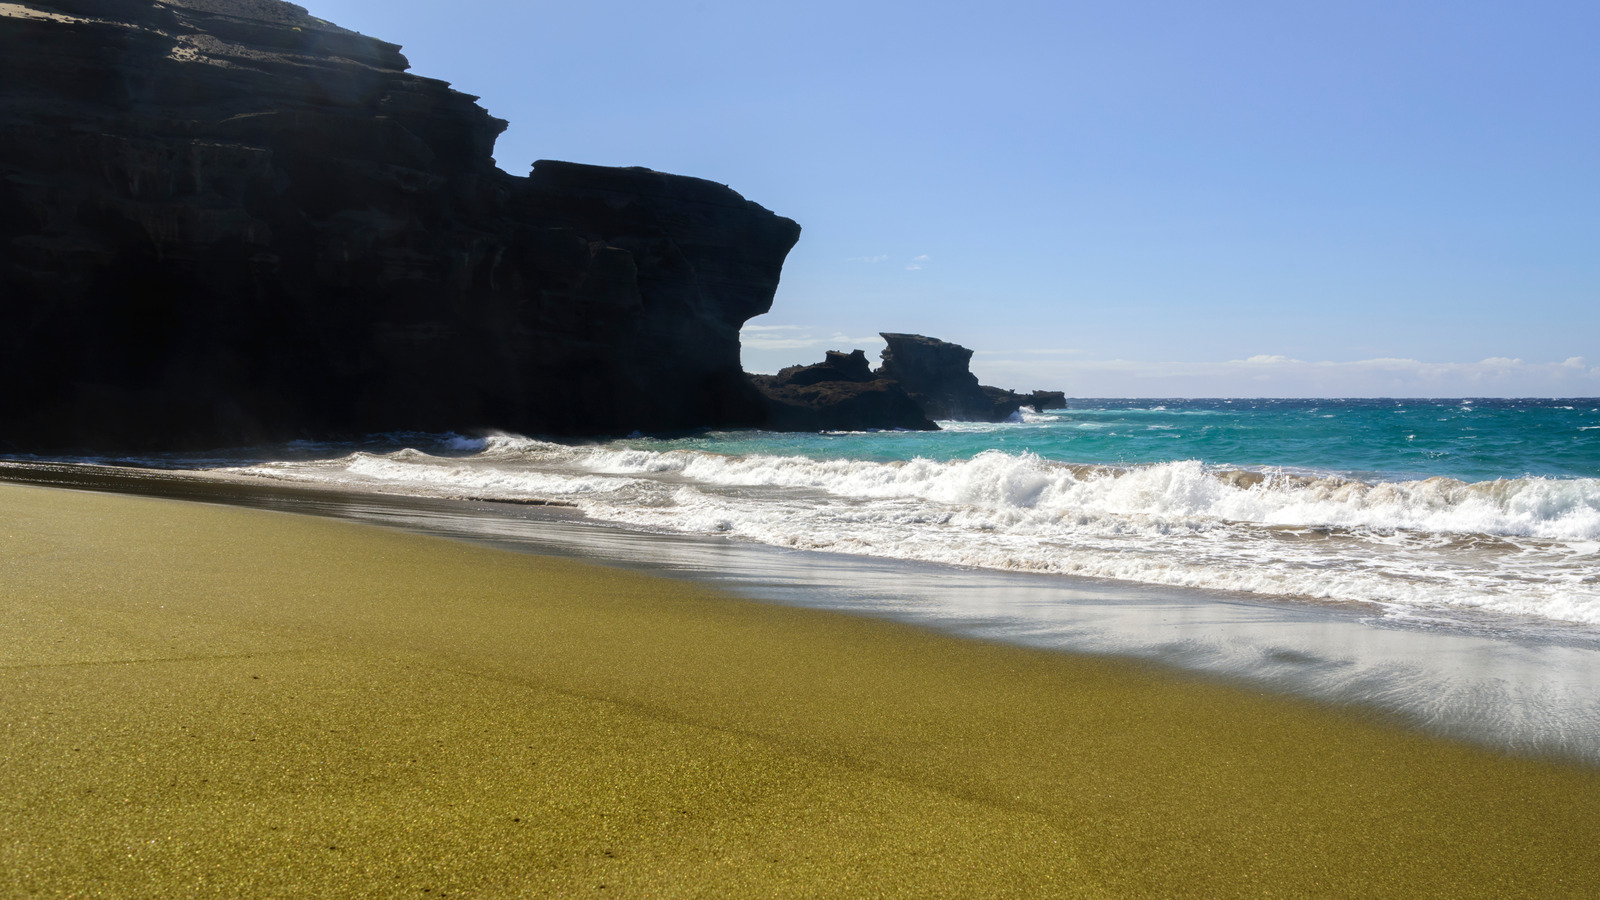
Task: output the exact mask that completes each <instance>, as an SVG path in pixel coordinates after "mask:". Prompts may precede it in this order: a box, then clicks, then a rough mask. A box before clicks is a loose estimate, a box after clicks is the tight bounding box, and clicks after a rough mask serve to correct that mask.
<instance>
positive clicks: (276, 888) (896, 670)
mask: <svg viewBox="0 0 1600 900" xmlns="http://www.w3.org/2000/svg"><path fill="white" fill-rule="evenodd" d="M1597 836H1600V770H1596V769H1594V768H1589V767H1583V766H1578V765H1570V764H1563V763H1556V762H1549V761H1537V760H1521V759H1512V758H1508V757H1505V756H1501V755H1497V754H1494V753H1491V752H1488V751H1484V750H1479V749H1475V748H1470V747H1465V746H1461V745H1456V744H1452V743H1447V742H1444V741H1440V740H1436V739H1432V738H1427V737H1423V736H1419V735H1415V734H1410V733H1407V732H1405V731H1402V730H1400V729H1398V728H1396V727H1393V726H1391V725H1387V724H1384V723H1382V722H1378V721H1375V720H1373V718H1372V717H1370V716H1365V715H1362V714H1359V713H1355V712H1350V711H1339V710H1329V709H1325V708H1320V707H1317V706H1314V705H1311V704H1308V703H1304V702H1300V701H1295V700H1288V699H1283V698H1278V697H1268V696H1262V695H1258V694H1254V693H1250V692H1247V691H1243V690H1240V689H1237V688H1234V687H1229V686H1222V685H1216V684H1208V683H1203V682H1199V681H1196V680H1194V679H1190V678H1185V677H1182V676H1178V675H1174V674H1172V673H1168V672H1165V671H1161V670H1153V669H1151V668H1149V667H1141V666H1137V665H1133V664H1129V663H1125V662H1121V661H1115V660H1099V659H1084V658H1078V657H1072V656H1067V655H1062V654H1052V653H1047V652H1039V651H1030V650H1025V649H1018V648H1013V647H1006V646H1000V645H993V644H986V643H982V642H977V641H970V640H963V639H958V638H953V637H947V636H943V635H938V634H933V633H929V632H924V631H921V630H917V629H915V628H910V627H907V626H902V625H896V624H892V623H887V622H881V621H875V620H869V619H863V618H858V617H852V616H847V615H841V614H831V613H823V612H815V611H806V610H797V609H789V608H784V607H778V606H772V605H766V604H760V603H753V602H748V601H743V600H738V599H734V598H728V597H724V596H720V595H717V594H715V593H714V592H711V591H709V590H707V589H705V588H701V587H697V586H694V585H690V584H685V583H682V582H676V581H668V580H661V579H652V578H648V577H643V576H639V575H636V574H630V573H626V572H621V571H616V570H611V569H604V568H597V567H592V566H586V565H581V564H576V563H571V562H566V561H559V560H551V559H544V558H538V557H530V556H523V555H518V554H512V553H507V552H502V551H496V550H490V549H485V548H481V547H476V546H472V545H467V544H461V543H456V542H451V541H446V540H442V539H437V538H429V537H420V536H415V535H408V534H401V533H396V532H390V531H386V530H382V529H377V528H372V527H368V526H361V525H355V524H350V523H347V522H340V521H333V520H326V519H314V518H307V517H298V516H292V515H286V514H281V513H271V512H262V511H256V510H243V509H235V508H224V507H214V506H205V505H198V504H191V503H184V502H179V501H172V500H158V499H150V498H139V497H120V496H110V495H101V494H91V493H82V492H74V491H64V490H52V489H44V488H31V487H21V486H15V485H0V894H9V895H14V896H19V897H20V896H106V897H131V896H171V895H178V894H184V895H199V896H377V897H395V896H414V897H440V896H446V897H448V896H480V897H504V896H575V895H586V896H608V897H609V896H624V897H627V896H650V897H673V896H771V895H789V896H849V897H867V896H894V895H903V896H919V897H920V896H952V897H975V896H1029V897H1031V896H1080V895H1081V896H1120V897H1127V896H1205V897H1213V896H1236V895H1249V896H1309V895H1318V896H1395V897H1422V896H1439V897H1446V896H1449V897H1465V896H1494V897H1506V896H1528V897H1558V896H1572V897H1594V896H1597V895H1600V837H1597Z"/></svg>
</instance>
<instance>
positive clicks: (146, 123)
mask: <svg viewBox="0 0 1600 900" xmlns="http://www.w3.org/2000/svg"><path fill="white" fill-rule="evenodd" d="M0 9H4V10H8V11H10V12H9V14H0V384H3V385H4V390H3V391H0V447H10V448H12V449H57V448H71V447H87V448H97V449H140V448H162V449H178V448H183V447H199V446H218V445H227V444H243V443H256V442H260V441H265V440H275V439H285V438H296V437H337V436H347V435H353V434H359V433H369V432H381V431H394V430H427V431H442V430H471V429H478V428H501V429H506V430H512V431H519V432H525V433H544V434H608V433H624V432H628V431H632V430H635V429H639V430H646V431H661V430H671V429H679V428H689V427H697V426H707V425H755V424H759V423H760V422H761V421H762V420H763V418H764V417H765V416H766V415H767V406H766V403H765V401H764V400H763V398H762V397H761V395H760V394H759V393H758V392H757V391H756V390H755V389H754V388H753V386H752V385H751V383H750V382H749V380H748V379H747V378H746V377H745V376H744V373H743V372H742V370H741V368H740V364H739V338H738V335H739V328H740V326H741V325H742V324H743V323H744V321H745V320H746V319H748V318H750V317H752V316H755V315H759V314H761V313H763V312H766V311H767V310H768V308H769V307H770V305H771V302H772V296H773V292H774V290H775V289H776V287H777V284H778V277H779V273H780V270H781V267H782V264H783V260H784V257H785V256H786V255H787V253H788V251H789V249H790V247H792V246H793V245H794V243H795V241H796V240H797V239H798V237H799V231H800V229H799V226H798V225H796V224H795V223H794V222H792V221H790V220H788V219H785V218H781V217H779V216H776V215H773V214H772V213H770V212H768V211H767V210H765V209H763V208H762V207H760V206H758V205H756V204H755V203H752V202H749V201H746V200H745V199H744V198H742V197H741V196H739V195H738V194H737V193H735V192H734V191H732V190H730V189H728V188H727V187H724V186H722V185H719V184H715V183H712V182H708V181H702V180H699V179H693V178H684V177H678V176H672V175H665V174H662V173H659V172H653V171H649V170H647V169H611V168H602V167H595V166H585V165H577V164H572V163H562V162H552V161H541V162H538V163H536V164H535V165H534V169H533V172H532V174H531V175H530V176H529V177H526V178H518V177H513V176H511V175H507V174H506V173H504V172H501V171H500V170H498V169H497V168H495V166H494V164H493V161H492V159H491V157H490V153H491V151H492V148H493V145H494V140H495V138H496V136H497V135H499V133H500V132H501V131H502V130H503V129H504V127H505V123H504V122H503V121H501V120H499V119H495V118H493V117H492V116H490V115H489V114H488V113H487V112H485V111H484V110H483V109H482V108H480V107H479V106H477V105H476V104H475V103H474V102H473V101H474V100H475V99H476V98H474V97H471V96H468V95H466V94H461V93H459V92H456V91H454V90H451V89H450V88H449V86H448V85H447V84H445V83H444V82H441V81H436V80H432V79H427V78H419V77H416V76H413V75H410V74H407V73H406V71H405V69H406V68H407V65H408V64H407V62H406V60H405V58H404V57H403V56H402V55H401V54H400V52H399V48H398V47H397V46H395V45H393V44H388V43H385V42H383V41H379V40H375V39H372V38H368V37H364V36H362V35H359V34H356V33H354V32H350V31H346V30H344V29H341V28H338V27H337V26H333V25H330V24H328V23H326V22H323V21H321V20H319V19H315V18H313V17H311V16H310V15H308V14H307V13H306V12H305V10H303V9H301V8H300V7H297V6H294V5H291V4H288V3H282V2H277V0H166V2H163V3H161V4H156V3H150V2H144V0H115V2H113V0H51V2H39V0H30V2H28V3H26V4H22V5H8V6H5V7H0Z"/></svg>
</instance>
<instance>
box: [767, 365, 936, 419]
mask: <svg viewBox="0 0 1600 900" xmlns="http://www.w3.org/2000/svg"><path fill="white" fill-rule="evenodd" d="M750 381H751V383H753V384H754V385H755V386H756V387H757V388H758V389H759V390H760V391H761V393H762V394H763V395H765V397H766V399H767V402H768V411H767V418H766V421H765V422H764V427H766V428H770V429H773V430H775V431H865V430H868V429H881V428H905V429H911V430H916V431H936V430H938V427H939V426H937V425H935V424H934V423H933V422H932V421H931V420H930V419H929V418H928V417H927V416H926V415H924V414H923V412H922V409H921V407H919V406H917V404H916V402H915V401H913V400H912V399H911V398H910V397H909V396H908V395H907V394H906V392H905V391H904V390H902V389H901V387H900V385H899V384H897V383H896V382H894V381H891V380H889V379H887V378H881V377H879V376H878V375H876V374H874V373H873V371H872V368H871V366H870V365H868V363H867V355H866V353H865V352H864V351H861V350H855V351H852V352H850V353H841V352H839V351H837V350H829V351H828V355H827V357H826V358H825V359H824V360H823V361H822V362H820V363H816V364H814V365H809V366H790V367H789V368H787V369H784V370H782V371H780V372H779V373H778V374H776V375H751V376H750Z"/></svg>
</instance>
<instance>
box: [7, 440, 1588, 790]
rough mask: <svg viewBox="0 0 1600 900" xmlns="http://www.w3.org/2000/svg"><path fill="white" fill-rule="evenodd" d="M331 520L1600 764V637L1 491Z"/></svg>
mask: <svg viewBox="0 0 1600 900" xmlns="http://www.w3.org/2000/svg"><path fill="white" fill-rule="evenodd" d="M5 481H13V482H18V483H26V482H30V481H31V482H33V483H42V484H46V485H55V486H66V487H78V488H88V489H92V490H109V491H115V492H126V493H132V494H135V495H145V496H161V497H167V498H173V499H186V500H200V501H204V502H208V503H220V504H225V505H231V506H244V507H246V508H259V509H271V510H278V511H286V512H295V513H304V514H311V515H317V516H327V517H332V518H335V519H344V520H349V521H356V522H365V523H368V524H376V525H380V526H383V527H387V528H395V529H399V530H402V531H408V532H412V533H417V534H427V535H434V536H441V537H446V538H450V539H454V540H464V541H469V542H472V543H475V544H478V545H482V546H489V547H495V548H499V549H506V550H511V551H514V552H518V553H532V554H535V555H544V556H558V557H563V558H568V559H575V560H579V561H585V562H591V563H598V564H601V565H605V566H613V567H616V566H620V567H623V568H628V569H631V570H633V571H636V572H639V573H641V574H644V575H655V576H662V575H665V576H667V577H672V578H678V579H685V580H688V581H690V582H692V583H695V584H699V585H709V586H712V587H715V588H718V589H721V590H725V591H728V592H729V593H732V594H734V595H737V596H743V597H748V598H751V599H755V600H761V601H766V602H772V603H779V604H783V605H786V606H794V607H807V608H813V609H823V610H832V611H842V612H848V613H852V614H858V615H865V616H870V617H875V618H879V619H887V620H891V621H897V622H903V623H909V624H912V625H916V626H919V627H924V628H931V629H934V630H937V631H942V632H945V633H949V634H955V635H958V636H963V637H967V638H977V639H981V640H988V641H998V642H1001V643H1006V644H1011V645H1014V646H1024V647H1032V648H1037V649H1044V650H1050V651H1055V652H1065V653H1068V654H1075V655H1088V656H1096V657H1108V658H1112V659H1116V660H1129V661H1137V662H1139V663H1141V664H1147V665H1155V666H1159V667H1163V668H1166V669H1169V670H1172V671H1173V672H1176V673H1184V674H1185V675H1187V676H1190V677H1193V676H1198V677H1203V678H1208V679H1212V680H1215V681H1219V682H1221V683H1224V684H1231V685H1235V686H1238V687H1241V688H1243V689H1246V690H1250V691H1266V692H1269V693H1275V694H1287V695H1290V696H1297V697H1302V698H1306V699H1310V700H1313V701H1316V702H1320V703H1328V704H1333V705H1336V706H1349V707H1353V708H1356V709H1358V710H1364V711H1366V712H1367V713H1369V714H1374V715H1382V716H1390V717H1393V718H1394V719H1395V721H1397V722H1400V723H1404V724H1405V725H1406V726H1407V727H1409V728H1413V729H1415V730H1418V731H1421V732H1423V733H1426V734H1431V735H1435V736H1440V737H1448V738H1452V739H1458V740H1467V741H1471V742H1474V743H1477V744H1479V745H1482V746H1487V747H1490V748H1492V749H1496V750H1499V751H1503V752H1511V753H1515V754H1519V755H1523V756H1531V757H1553V758H1565V759H1573V760H1577V761H1581V762H1584V763H1587V764H1590V765H1600V631H1597V630H1596V629H1589V628H1582V627H1575V628H1562V629H1553V628H1550V627H1548V626H1547V625H1546V626H1543V627H1541V626H1539V625H1538V624H1532V625H1519V624H1518V623H1516V622H1515V621H1514V620H1511V621H1508V620H1506V619H1505V617H1503V616H1502V617H1499V618H1498V620H1496V621H1494V623H1493V624H1494V627H1493V628H1491V629H1485V628H1483V627H1481V626H1479V625H1477V624H1473V625H1471V626H1470V627H1457V626H1456V625H1454V624H1452V623H1451V622H1450V621H1449V620H1443V621H1441V620H1436V619H1428V618H1423V619H1421V620H1420V621H1407V620H1398V621H1397V620H1394V619H1393V618H1391V617H1389V616H1386V615H1384V614H1382V611H1381V609H1380V608H1378V607H1373V606H1370V605H1359V606H1352V605H1350V604H1332V603H1326V602H1293V601H1278V600H1274V599H1271V598H1263V597H1261V596H1257V595H1238V594H1227V593H1220V592H1215V591H1205V590H1201V589H1194V588H1161V587H1152V586H1148V585H1137V584H1129V583H1119V582H1107V581H1102V580H1098V579H1089V578H1075V577H1072V576H1062V575H1048V574H1028V573H1008V572H1001V571H994V570H985V569H963V568H955V567H950V566H946V565H941V564H937V563H922V562H915V561H908V560H892V559H882V558H875V557H864V556H850V555H843V554H831V553H825V552H819V551H808V550H788V549H782V548H774V547H770V546H766V545H761V544H754V543H749V542H742V541H733V540H728V539H726V538H722V537H702V536H692V535H679V534H660V533H655V532H647V531H641V530H637V529H629V528H626V527H621V526H616V525H614V524H610V523H600V522H592V521H589V520H587V519H585V518H583V517H582V516H581V515H580V514H578V513H577V512H576V511H573V510H566V509H562V508H560V506H559V504H556V505H553V506H551V507H546V506H543V505H534V506H529V505H526V504H521V505H513V504H502V503H498V502H495V501H471V500H467V499H440V498H427V497H419V496H414V495H408V494H402V493H374V492H364V491H354V490H349V489H340V488H333V487H329V486H319V485H316V484H314V483H313V484H303V485H302V484H294V483H285V482H273V481H263V480H260V479H255V478H247V477H242V476H236V475H235V476H216V475H212V474H210V473H199V474H197V473H194V472H189V471H184V470H172V471H167V470H159V469H147V468H123V467H116V466H106V465H103V464H96V463H82V462H15V461H12V462H0V483H4V482H5Z"/></svg>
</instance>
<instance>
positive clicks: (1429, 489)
mask: <svg viewBox="0 0 1600 900" xmlns="http://www.w3.org/2000/svg"><path fill="white" fill-rule="evenodd" d="M942 424H943V430H941V431H940V432H935V433H921V432H868V433H849V434H811V435H793V434H771V433H765V432H749V431H746V432H707V433H701V434H695V435H690V436H684V437H677V438H671V439H665V438H649V437H642V436H635V437H633V438H629V439H624V440H617V441H608V442H601V443H581V444H580V443H566V442H556V441H548V440H540V439H536V438H531V437H524V436H518V435H506V434H490V435H477V436H463V435H388V436H383V437H381V438H377V439H374V440H373V441H369V442H366V443H364V444H361V445H326V444H301V445H297V446H294V447H292V448H288V449H287V450H283V451H280V452H278V453H276V454H275V458H271V459H262V458H260V457H259V456H258V457H257V458H254V459H248V460H246V459H217V460H214V461H212V462H211V468H212V469H213V470H214V471H216V472H219V473H223V474H227V475H229V476H232V477H243V478H250V479H260V480H268V481H274V482H286V483H310V484H320V485H331V486H337V487H339V488H341V489H348V490H356V491H369V492H379V493H391V494H405V495H413V496H421V497H436V498H468V499H474V500H488V501H505V502H517V503H526V502H530V501H534V502H556V503H561V504H564V505H570V506H572V507H574V508H575V509H577V510H579V511H581V513H582V514H583V515H584V516H586V517H588V518H589V519H591V520H594V521H596V522H600V523H609V524H612V525H615V526H619V527H623V528H629V529H636V530H642V531H651V532H661V533H677V534H693V535H716V536H723V537H725V538H727V539H729V540H734V541H745V542H755V543H759V544H766V545H772V546H777V547H784V548H791V549H796V550H810V551H828V552H833V553H845V554H856V555H861V556H870V557H880V558H887V559H903V560H916V561H923V562H932V563H941V564H948V565H954V566H962V567H969V568H973V569H979V570H984V569H990V570H1011V571H1024V572H1037V573H1046V574H1056V575H1062V576H1074V577H1083V578H1091V579H1104V580H1108V581H1112V582H1121V583H1129V584H1145V585H1164V586H1173V587H1183V588H1200V589H1206V590H1214V591H1226V592H1234V593H1239V594H1244V595H1249V596H1252V597H1255V598H1258V599H1262V600H1269V601H1286V602H1299V603H1338V604H1363V605H1369V606H1371V607H1372V608H1374V609H1376V610H1378V611H1379V612H1380V614H1381V615H1382V616H1385V617H1388V618H1391V619H1396V620H1414V621H1446V620H1448V621H1456V620H1460V617H1461V616H1463V615H1466V616H1468V617H1469V619H1467V620H1464V621H1468V622H1469V624H1471V623H1476V625H1477V626H1480V627H1481V626H1482V625H1483V623H1484V622H1488V623H1490V626H1491V627H1492V626H1493V625H1494V623H1496V622H1502V623H1506V622H1519V621H1526V622H1538V623H1546V624H1551V625H1560V624H1572V625H1582V626H1594V625H1600V402H1597V401H1594V400H1557V401H1530V400H1514V401H1506V400H1449V401H1438V400H1427V401H1420V400H1412V401H1406V400H1400V401H1397V400H1359V401H1351V400H1339V401H1330V400H1322V401H1251V400H1216V401H1178V400H1166V401H1078V402H1076V403H1074V405H1073V408H1071V409H1066V410H1046V411H1039V412H1036V411H1024V413H1023V414H1021V415H1019V416H1018V417H1016V419H1015V420H1014V421H1011V422H1005V423H997V424H977V423H942Z"/></svg>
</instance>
